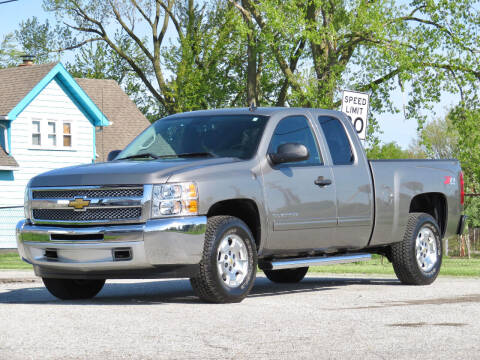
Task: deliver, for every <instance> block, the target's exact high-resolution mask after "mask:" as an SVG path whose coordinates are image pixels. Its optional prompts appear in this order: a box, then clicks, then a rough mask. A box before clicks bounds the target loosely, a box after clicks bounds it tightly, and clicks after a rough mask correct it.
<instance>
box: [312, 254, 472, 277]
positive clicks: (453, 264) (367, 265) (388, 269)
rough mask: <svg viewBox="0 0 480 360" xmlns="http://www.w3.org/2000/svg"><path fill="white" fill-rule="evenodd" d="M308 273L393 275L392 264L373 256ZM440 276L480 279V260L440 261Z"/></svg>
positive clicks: (323, 267) (320, 267)
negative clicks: (362, 260) (368, 258)
mask: <svg viewBox="0 0 480 360" xmlns="http://www.w3.org/2000/svg"><path fill="white" fill-rule="evenodd" d="M309 272H315V273H330V274H332V273H333V274H384V275H394V276H395V273H394V271H393V267H392V264H391V263H390V262H389V261H388V260H387V259H385V258H384V259H383V264H382V258H381V256H377V255H374V256H373V258H372V260H370V261H364V262H358V263H350V264H338V265H326V266H313V267H311V268H310V271H309ZM440 275H448V276H473V277H475V276H478V277H480V259H466V258H447V257H444V258H443V260H442V268H441V270H440Z"/></svg>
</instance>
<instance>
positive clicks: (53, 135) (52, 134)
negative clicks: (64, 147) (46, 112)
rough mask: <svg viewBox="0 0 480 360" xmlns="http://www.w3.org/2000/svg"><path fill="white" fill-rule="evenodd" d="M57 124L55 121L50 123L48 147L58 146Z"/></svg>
mask: <svg viewBox="0 0 480 360" xmlns="http://www.w3.org/2000/svg"><path fill="white" fill-rule="evenodd" d="M56 128H57V124H56V123H55V121H49V122H48V137H47V143H48V146H57V130H56Z"/></svg>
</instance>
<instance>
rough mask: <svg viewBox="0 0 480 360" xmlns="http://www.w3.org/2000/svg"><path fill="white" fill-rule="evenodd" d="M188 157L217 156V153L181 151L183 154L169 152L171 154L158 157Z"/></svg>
mask: <svg viewBox="0 0 480 360" xmlns="http://www.w3.org/2000/svg"><path fill="white" fill-rule="evenodd" d="M172 157H173V158H188V157H217V155H215V154H212V153H209V152H196V153H195V152H192V153H181V154H169V155H160V156H157V157H156V159H165V158H172Z"/></svg>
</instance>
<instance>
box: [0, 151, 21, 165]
mask: <svg viewBox="0 0 480 360" xmlns="http://www.w3.org/2000/svg"><path fill="white" fill-rule="evenodd" d="M0 166H8V167H18V163H17V161H16V160H15V159H14V158H13V156H10V155H8V154H7V153H6V151H5V150H4V149H3V148H2V147H1V146H0Z"/></svg>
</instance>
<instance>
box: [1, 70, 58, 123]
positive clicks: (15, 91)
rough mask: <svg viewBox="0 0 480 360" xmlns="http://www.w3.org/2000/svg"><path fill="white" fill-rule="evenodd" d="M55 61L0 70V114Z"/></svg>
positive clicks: (33, 84) (34, 83) (9, 107)
mask: <svg viewBox="0 0 480 360" xmlns="http://www.w3.org/2000/svg"><path fill="white" fill-rule="evenodd" d="M55 65H57V64H56V63H51V64H43V65H32V66H19V67H14V68H8V69H1V70H0V84H2V89H1V91H0V115H1V116H7V115H8V113H9V112H10V111H11V110H12V109H13V108H14V107H15V106H17V104H18V103H19V102H20V101H22V99H23V98H24V97H25V96H27V95H28V93H29V92H30V91H31V90H32V89H33V88H34V87H35V85H37V84H38V83H39V82H40V81H41V80H42V79H43V78H44V77H45V76H46V75H47V74H48V73H49V72H50V70H52V69H53V68H54V67H55Z"/></svg>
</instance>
